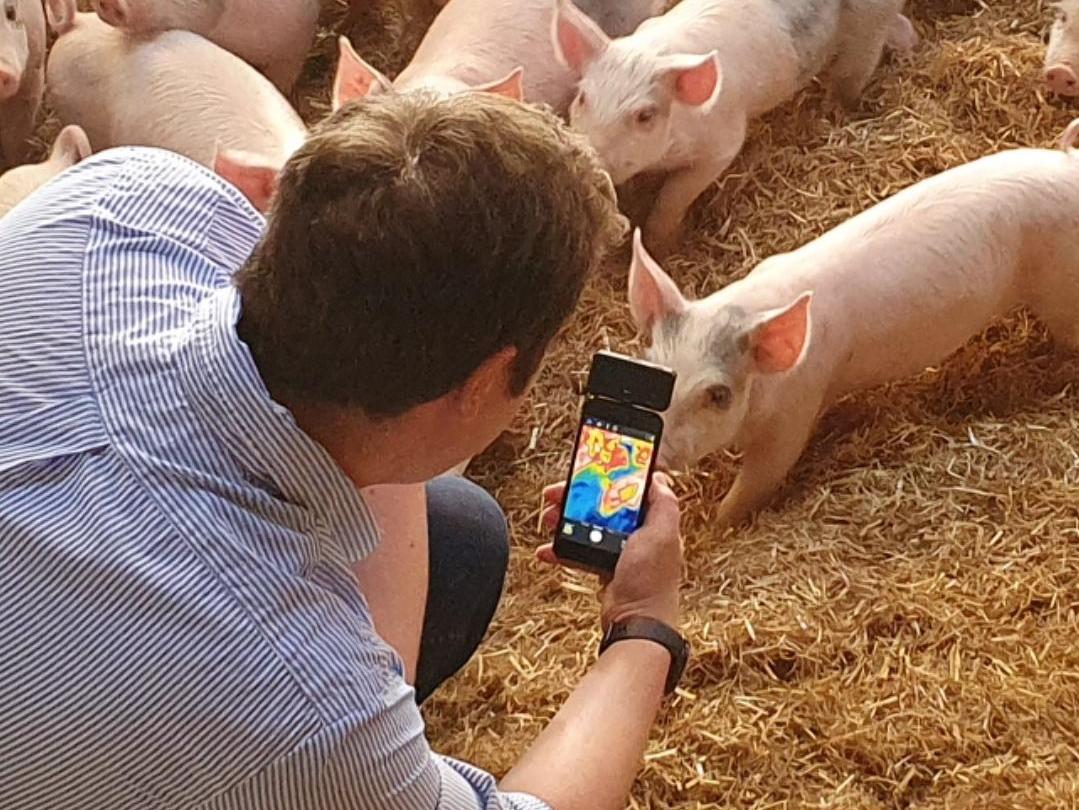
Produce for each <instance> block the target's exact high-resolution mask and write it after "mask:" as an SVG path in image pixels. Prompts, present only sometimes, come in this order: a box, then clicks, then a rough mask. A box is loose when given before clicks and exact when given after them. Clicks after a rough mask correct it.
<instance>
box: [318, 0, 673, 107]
mask: <svg viewBox="0 0 1079 810" xmlns="http://www.w3.org/2000/svg"><path fill="white" fill-rule="evenodd" d="M662 6H663V0H592V2H591V3H590V8H591V10H592V12H593V13H594V14H596V15H597V16H598V17H599V18H600V19H602V20H604V21H605V22H607V23H608V24H609V25H612V26H617V28H618V30H622V29H624V28H626V27H628V26H633V27H636V25H637V24H639V23H640V22H641V21H642V20H643V19H645V18H646V17H649V16H652V15H654V14H657V13H659V11H660V10H661V9H662ZM554 8H555V7H554V4H553V0H451V2H449V3H447V4H446V7H445V8H444V9H442V11H441V12H440V13H439V14H438V16H437V17H435V21H434V22H433V23H432V24H431V27H430V28H429V29H428V31H427V34H426V35H425V36H424V38H423V41H422V42H420V45H419V47H418V48H417V49H416V53H415V55H414V56H413V58H412V61H411V62H410V63H409V64H408V66H407V67H406V68H405V69H404V70H403V71H401V73H400V74H399V75H398V76H397V78H396V79H395V80H394V81H393V82H392V83H391V82H390V81H389V79H387V78H386V77H385V76H383V75H382V74H381V73H379V72H378V71H377V70H375V69H374V68H373V67H371V66H370V65H368V64H367V63H365V62H363V60H361V59H359V57H358V56H356V54H355V52H354V51H352V49H351V47H349V48H348V50H347V52H346V51H345V49H344V48H342V62H341V64H340V67H341V68H343V69H344V71H345V74H344V75H343V76H339V79H340V80H339V81H338V82H336V83H335V86H337V87H338V88H339V89H341V90H342V91H343V95H342V96H341V100H342V101H347V100H349V99H355V98H357V97H358V96H357V91H363V92H371V91H375V92H384V91H385V90H387V89H390V88H391V87H392V89H394V90H396V91H398V92H407V91H409V90H417V89H424V90H431V91H434V92H437V93H441V94H451V93H459V92H463V91H465V90H488V91H494V92H501V93H503V94H505V95H510V96H514V95H516V96H517V97H521V96H523V99H524V100H525V101H528V102H530V103H538V104H547V105H550V106H551V107H552V108H554V109H555V110H556V111H558V112H561V113H564V112H565V111H566V108H567V107H568V105H569V102H570V99H572V98H573V94H574V89H575V83H576V78H575V77H574V75H573V74H572V73H571V71H569V70H568V69H567V68H566V66H565V65H563V64H561V63H560V62H559V61H558V60H557V59H556V58H555V52H554V46H553V45H552V43H551V39H550V34H549V32H550V30H551V23H552V20H553V18H554ZM515 73H520V74H521V75H520V76H519V77H518V78H514V74H515ZM518 86H520V91H519V92H518V89H517V88H518Z"/></svg>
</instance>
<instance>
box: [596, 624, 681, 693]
mask: <svg viewBox="0 0 1079 810" xmlns="http://www.w3.org/2000/svg"><path fill="white" fill-rule="evenodd" d="M627 639H642V640H645V641H654V642H656V644H659V645H660V646H661V647H664V648H666V650H667V652H669V653H670V654H671V668H670V669H669V670H667V683H666V684H665V685H664V692H663V693H664V694H665V695H669V694H671V692H673V691H674V688H675V687H676V686H678V682H679V681H680V680H682V673H683V672H685V671H686V664H688V663H689V642H688V641H686V640H685V639H684V638H682V636H681V634H680V633H679V632H678V631H677V630H675V629H674V628H672V627H670V626H669V625H666V624H664V623H663V622H661V621H659V620H658V619H649V618H647V617H645V616H632V617H630V618H628V619H625V620H624V621H620V622H615V623H614V624H612V625H611V626H610V627H609V628H607V632H606V633H604V635H603V641H601V642H600V645H599V653H600V655H603V652H604V651H605V650H606V649H607V648H608V647H610V646H611V645H612V644H614V643H615V642H616V641H626V640H627Z"/></svg>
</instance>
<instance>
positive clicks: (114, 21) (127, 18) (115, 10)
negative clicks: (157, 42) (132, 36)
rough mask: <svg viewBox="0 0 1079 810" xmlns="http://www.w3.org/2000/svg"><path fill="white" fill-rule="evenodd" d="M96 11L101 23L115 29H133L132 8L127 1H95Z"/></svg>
mask: <svg viewBox="0 0 1079 810" xmlns="http://www.w3.org/2000/svg"><path fill="white" fill-rule="evenodd" d="M94 10H95V11H97V16H98V17H100V18H101V21H102V22H104V23H107V24H108V25H111V26H112V27H113V28H131V27H132V19H131V6H129V5H128V3H127V0H94Z"/></svg>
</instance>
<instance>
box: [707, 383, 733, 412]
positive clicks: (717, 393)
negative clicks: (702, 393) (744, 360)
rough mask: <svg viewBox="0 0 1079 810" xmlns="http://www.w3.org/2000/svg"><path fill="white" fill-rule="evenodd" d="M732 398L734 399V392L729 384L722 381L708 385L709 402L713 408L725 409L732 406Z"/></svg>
mask: <svg viewBox="0 0 1079 810" xmlns="http://www.w3.org/2000/svg"><path fill="white" fill-rule="evenodd" d="M732 399H734V392H733V391H731V389H730V386H729V385H723V384H721V383H720V384H716V385H710V386H708V404H709V405H711V406H712V407H713V408H716V409H717V410H720V411H725V410H727V408H729V407H731V400H732Z"/></svg>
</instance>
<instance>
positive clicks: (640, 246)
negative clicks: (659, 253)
mask: <svg viewBox="0 0 1079 810" xmlns="http://www.w3.org/2000/svg"><path fill="white" fill-rule="evenodd" d="M687 305H688V302H687V301H686V299H685V297H684V296H683V295H682V293H681V291H680V290H679V289H678V285H677V284H675V283H674V281H673V280H672V279H671V277H670V276H668V275H667V274H666V273H665V272H663V268H662V267H660V266H659V263H658V262H657V261H656V260H655V259H653V258H652V256H651V255H650V254H649V253H648V250H647V249H646V248H645V246H644V242H643V241H642V240H641V229H640V228H637V230H635V231H634V232H633V261H632V262H631V263H630V266H629V311H630V313H631V314H632V315H633V320H634V322H635V323H636V324H637V329H638V330H640V332H641V334H644V335H647V334H651V332H652V329H653V328H654V327H655V326H656V324H657V323H659V322H660V321H662V320H663V319H664V318H666V317H668V316H670V315H675V314H678V313H680V312H683V311H684V310H685V309H686V306H687Z"/></svg>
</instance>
